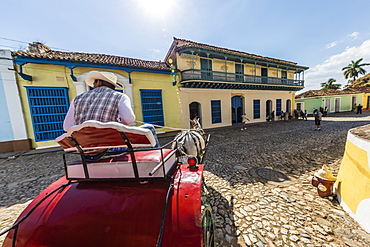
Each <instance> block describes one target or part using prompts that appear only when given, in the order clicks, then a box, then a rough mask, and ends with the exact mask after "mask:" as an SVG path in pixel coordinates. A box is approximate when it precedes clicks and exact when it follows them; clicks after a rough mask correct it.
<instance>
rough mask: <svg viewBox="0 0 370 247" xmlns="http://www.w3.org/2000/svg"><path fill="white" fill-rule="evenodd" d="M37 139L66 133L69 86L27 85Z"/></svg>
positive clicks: (50, 138) (46, 138)
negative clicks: (64, 123)
mask: <svg viewBox="0 0 370 247" xmlns="http://www.w3.org/2000/svg"><path fill="white" fill-rule="evenodd" d="M26 90H27V95H28V102H29V107H30V111H31V112H30V113H31V119H32V127H33V132H34V134H35V141H36V142H39V141H50V140H54V139H55V138H57V137H58V136H60V135H62V134H63V133H64V130H63V121H64V118H65V116H66V114H67V111H68V107H69V100H68V91H67V88H57V87H26Z"/></svg>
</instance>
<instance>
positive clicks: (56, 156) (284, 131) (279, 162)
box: [0, 111, 370, 247]
mask: <svg viewBox="0 0 370 247" xmlns="http://www.w3.org/2000/svg"><path fill="white" fill-rule="evenodd" d="M369 123H370V111H364V114H362V115H356V114H354V113H353V112H348V113H337V114H332V115H329V116H327V117H325V118H323V121H322V131H314V129H315V125H314V122H313V119H312V117H311V118H309V119H308V121H303V120H289V121H280V120H278V121H275V122H268V123H260V124H250V125H248V128H247V130H243V131H242V130H240V127H237V126H234V127H230V128H225V129H221V130H211V131H207V133H209V134H211V139H210V144H209V146H208V152H207V155H206V157H205V174H204V176H205V185H206V188H207V197H208V201H209V204H210V206H211V207H212V209H213V212H214V216H215V221H216V223H215V227H216V229H215V236H216V246H225V247H228V246H233V247H236V246H239V247H244V246H370V234H369V233H367V232H365V231H364V230H363V229H362V228H361V227H360V226H359V225H358V224H357V223H356V222H355V221H354V220H353V219H352V218H351V217H350V216H349V215H348V214H347V213H345V211H344V210H343V209H342V208H341V206H339V205H338V202H337V201H336V198H335V197H333V196H332V197H328V198H321V197H319V196H318V195H317V188H315V187H313V186H312V185H311V183H310V180H309V178H310V176H312V175H313V173H314V172H315V171H317V170H319V169H320V168H321V167H322V165H324V164H325V165H327V166H328V167H329V170H330V171H332V172H333V174H334V175H335V176H336V175H337V173H338V170H339V166H340V162H341V158H342V156H343V152H344V147H345V142H346V136H347V132H348V130H349V129H351V128H354V127H357V126H363V125H366V124H369ZM172 138H173V137H163V138H160V141H161V143H162V144H163V143H166V142H167V141H169V140H172ZM61 153H62V152H61V151H54V152H46V153H42V152H40V153H37V152H29V153H3V154H2V155H0V231H3V230H5V229H6V228H8V227H10V226H11V225H12V223H13V222H14V220H15V219H16V218H17V217H18V215H19V213H20V212H21V211H22V210H23V209H24V208H25V207H26V206H27V205H28V204H29V203H30V200H31V199H32V198H33V197H35V196H36V195H37V194H38V193H39V192H40V191H41V190H42V189H44V188H45V187H46V186H48V185H49V184H50V183H52V182H53V181H55V180H56V179H57V178H59V177H60V176H62V175H63V174H64V171H63V166H62V155H61ZM261 168H267V169H261ZM4 237H5V236H2V237H0V245H1V243H2V241H3V239H4Z"/></svg>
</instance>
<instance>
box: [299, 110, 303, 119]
mask: <svg viewBox="0 0 370 247" xmlns="http://www.w3.org/2000/svg"><path fill="white" fill-rule="evenodd" d="M299 116H301V117H302V120H303V119H304V113H303V111H302V110H299Z"/></svg>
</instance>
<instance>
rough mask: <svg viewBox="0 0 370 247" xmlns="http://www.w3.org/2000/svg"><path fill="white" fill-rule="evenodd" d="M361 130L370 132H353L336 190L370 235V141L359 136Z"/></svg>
mask: <svg viewBox="0 0 370 247" xmlns="http://www.w3.org/2000/svg"><path fill="white" fill-rule="evenodd" d="M360 128H365V129H367V130H369V131H370V125H367V126H364V127H359V128H355V129H352V130H349V132H348V135H347V142H346V147H345V152H344V156H343V160H342V163H341V166H340V169H339V173H338V178H337V181H336V183H335V187H336V194H337V196H338V199H339V202H340V205H341V206H342V207H343V208H344V209H345V211H346V212H347V213H349V214H350V215H351V216H352V217H353V218H354V219H355V220H356V221H357V222H359V223H360V225H361V226H362V227H363V228H364V229H365V230H366V231H367V232H369V233H370V140H365V139H362V138H361V137H359V136H358V135H357V134H356V132H357V131H358V130H359V129H360ZM365 133H366V131H365Z"/></svg>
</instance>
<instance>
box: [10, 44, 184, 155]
mask: <svg viewBox="0 0 370 247" xmlns="http://www.w3.org/2000/svg"><path fill="white" fill-rule="evenodd" d="M13 59H14V64H15V69H16V71H17V76H16V81H17V83H14V85H18V90H19V95H20V102H21V106H22V108H23V112H24V122H25V127H26V132H27V138H28V140H29V141H30V142H31V146H32V148H43V147H50V146H53V145H56V143H55V141H54V139H55V138H56V137H58V136H59V135H61V134H63V133H64V131H63V121H64V117H65V114H66V112H67V110H68V108H69V104H70V102H71V100H72V99H73V98H74V97H75V96H77V95H78V94H80V93H83V92H85V91H87V90H90V88H88V86H87V85H86V84H85V83H84V80H85V77H86V75H87V74H88V73H89V72H90V71H93V70H98V71H108V72H112V73H114V74H115V75H116V76H117V78H118V81H119V83H121V84H122V86H123V88H124V93H126V94H127V95H128V96H129V97H130V99H131V102H132V107H133V109H134V113H135V115H136V119H137V120H138V121H140V122H150V123H152V124H155V125H158V126H164V125H168V126H180V120H179V119H180V111H179V107H178V102H179V100H178V94H177V87H174V86H173V85H172V77H171V75H170V68H169V66H168V65H167V64H165V63H163V62H154V61H144V60H140V59H132V58H124V57H117V56H110V55H104V54H86V53H71V52H60V51H53V50H51V49H50V48H49V47H47V46H45V45H43V44H41V43H36V42H35V43H33V44H31V45H30V47H29V49H28V51H18V52H13ZM12 95H13V96H14V95H16V93H13V94H12ZM161 131H162V129H161V128H159V129H158V132H161Z"/></svg>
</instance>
